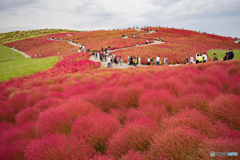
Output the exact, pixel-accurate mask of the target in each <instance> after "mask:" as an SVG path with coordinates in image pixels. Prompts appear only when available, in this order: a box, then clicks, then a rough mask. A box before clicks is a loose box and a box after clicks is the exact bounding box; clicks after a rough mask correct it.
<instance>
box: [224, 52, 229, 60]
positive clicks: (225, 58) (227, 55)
mask: <svg viewBox="0 0 240 160" xmlns="http://www.w3.org/2000/svg"><path fill="white" fill-rule="evenodd" d="M228 57H229V53H228V52H226V55H225V57H224V58H223V60H224V61H226V60H228Z"/></svg>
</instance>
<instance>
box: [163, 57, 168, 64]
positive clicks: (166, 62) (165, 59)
mask: <svg viewBox="0 0 240 160" xmlns="http://www.w3.org/2000/svg"><path fill="white" fill-rule="evenodd" d="M164 63H165V65H168V59H167V57H166V56H165V58H164Z"/></svg>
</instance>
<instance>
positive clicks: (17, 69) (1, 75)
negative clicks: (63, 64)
mask: <svg viewBox="0 0 240 160" xmlns="http://www.w3.org/2000/svg"><path fill="white" fill-rule="evenodd" d="M14 57H15V58H16V59H15V60H14V59H13V58H14ZM58 60H59V58H58V57H48V58H42V59H31V58H25V57H24V56H22V55H21V54H20V53H18V52H16V51H13V50H12V49H10V48H8V47H5V46H0V81H6V80H9V79H10V78H12V77H18V76H24V75H29V74H35V73H36V72H38V71H41V70H45V69H48V68H51V67H53V66H54V65H55V64H56V63H57V61H58Z"/></svg>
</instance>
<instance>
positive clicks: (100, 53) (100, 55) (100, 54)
mask: <svg viewBox="0 0 240 160" xmlns="http://www.w3.org/2000/svg"><path fill="white" fill-rule="evenodd" d="M99 57H100V61H101V62H102V52H101V51H99Z"/></svg>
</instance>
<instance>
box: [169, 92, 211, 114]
mask: <svg viewBox="0 0 240 160" xmlns="http://www.w3.org/2000/svg"><path fill="white" fill-rule="evenodd" d="M209 102H210V98H209V97H208V96H206V95H204V94H199V93H195V94H187V95H184V96H182V97H179V98H177V99H175V100H174V105H173V108H172V112H173V113H177V112H179V111H180V110H182V109H185V108H192V109H196V110H198V111H201V112H203V113H206V112H208V107H209Z"/></svg>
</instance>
